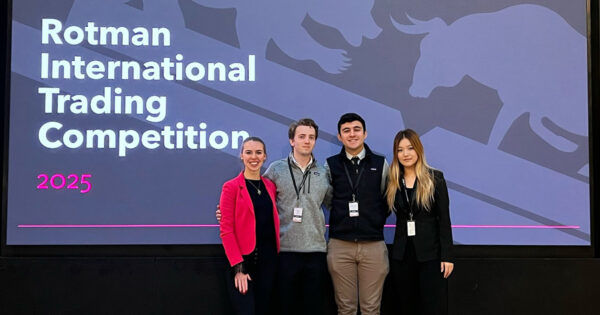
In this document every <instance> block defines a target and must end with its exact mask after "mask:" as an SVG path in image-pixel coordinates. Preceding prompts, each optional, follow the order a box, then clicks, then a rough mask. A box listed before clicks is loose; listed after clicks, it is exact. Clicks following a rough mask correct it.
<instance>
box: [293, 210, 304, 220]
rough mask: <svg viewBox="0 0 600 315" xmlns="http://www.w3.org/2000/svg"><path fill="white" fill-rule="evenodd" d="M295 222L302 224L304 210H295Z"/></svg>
mask: <svg viewBox="0 0 600 315" xmlns="http://www.w3.org/2000/svg"><path fill="white" fill-rule="evenodd" d="M293 220H294V222H298V223H300V222H302V208H294V219H293Z"/></svg>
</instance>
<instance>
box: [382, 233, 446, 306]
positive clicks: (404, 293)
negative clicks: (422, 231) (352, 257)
mask: <svg viewBox="0 0 600 315" xmlns="http://www.w3.org/2000/svg"><path fill="white" fill-rule="evenodd" d="M390 267H391V271H392V282H393V285H394V289H395V291H396V296H395V298H397V301H398V302H397V303H398V305H399V307H400V314H403V315H411V314H427V315H429V314H432V315H433V314H444V313H446V309H447V303H446V302H447V291H448V286H447V280H446V279H444V276H443V274H442V273H441V272H440V261H439V260H430V261H423V262H418V261H417V257H416V254H415V247H414V245H413V243H412V241H410V240H409V241H408V242H407V243H406V251H405V253H404V259H402V260H396V259H392V260H391V263H390Z"/></svg>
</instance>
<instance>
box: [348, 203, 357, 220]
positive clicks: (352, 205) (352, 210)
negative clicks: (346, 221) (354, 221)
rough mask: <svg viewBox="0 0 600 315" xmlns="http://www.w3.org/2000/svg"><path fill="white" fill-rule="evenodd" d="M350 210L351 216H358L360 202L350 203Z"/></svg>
mask: <svg viewBox="0 0 600 315" xmlns="http://www.w3.org/2000/svg"><path fill="white" fill-rule="evenodd" d="M348 210H349V211H350V216H351V217H358V202H356V201H351V202H349V203H348Z"/></svg>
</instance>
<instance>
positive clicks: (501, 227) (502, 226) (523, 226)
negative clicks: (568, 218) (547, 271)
mask: <svg viewBox="0 0 600 315" xmlns="http://www.w3.org/2000/svg"><path fill="white" fill-rule="evenodd" d="M452 227H453V228H466V229H469V228H475V229H478V228H479V229H578V228H579V227H580V226H579V225H452Z"/></svg>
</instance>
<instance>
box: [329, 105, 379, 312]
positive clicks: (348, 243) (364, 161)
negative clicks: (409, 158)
mask: <svg viewBox="0 0 600 315" xmlns="http://www.w3.org/2000/svg"><path fill="white" fill-rule="evenodd" d="M366 138H367V130H366V126H365V121H364V119H363V118H362V117H360V116H359V115H358V114H355V113H347V114H344V115H342V117H341V118H340V120H339V122H338V139H339V140H340V141H341V142H342V144H343V145H344V147H343V148H342V150H341V152H340V153H339V154H337V155H334V156H331V157H329V158H328V159H327V162H326V164H325V168H326V169H327V173H328V175H329V177H330V180H331V183H332V185H333V199H332V205H331V213H330V217H329V238H330V239H329V243H328V247H327V265H328V268H329V272H330V274H331V278H332V280H333V285H334V287H335V300H336V304H337V306H338V314H353V315H354V314H356V312H357V308H358V305H359V304H360V310H361V313H362V314H363V315H369V314H379V310H380V306H381V295H382V292H383V283H384V281H385V277H386V275H387V274H388V271H389V262H388V252H387V247H386V245H385V242H384V239H383V226H384V224H385V220H386V218H387V216H388V215H389V211H388V208H387V206H386V203H385V198H384V192H385V186H386V181H387V173H388V163H387V161H386V160H385V158H384V157H383V156H380V155H377V154H374V153H373V152H372V151H371V150H370V149H369V147H368V146H367V145H366V144H365V142H364V141H365V139H366ZM359 302H360V303H359Z"/></svg>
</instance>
